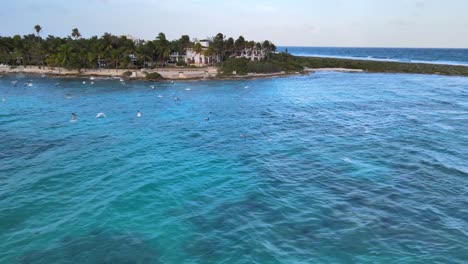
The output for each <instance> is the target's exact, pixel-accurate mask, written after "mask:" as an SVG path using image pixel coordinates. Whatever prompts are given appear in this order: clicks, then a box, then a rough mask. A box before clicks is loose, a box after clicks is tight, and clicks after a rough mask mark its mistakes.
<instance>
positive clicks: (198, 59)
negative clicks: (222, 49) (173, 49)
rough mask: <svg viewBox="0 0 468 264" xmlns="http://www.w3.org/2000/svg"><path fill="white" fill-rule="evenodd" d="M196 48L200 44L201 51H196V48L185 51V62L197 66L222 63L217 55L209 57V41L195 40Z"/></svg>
mask: <svg viewBox="0 0 468 264" xmlns="http://www.w3.org/2000/svg"><path fill="white" fill-rule="evenodd" d="M193 42H194V44H195V45H194V46H197V44H198V43H199V44H200V46H201V50H196V49H195V48H188V49H186V50H185V56H184V60H185V63H187V64H189V65H195V66H208V65H212V64H216V63H220V62H221V58H219V56H217V55H207V54H206V53H207V50H208V48H209V47H210V42H209V41H208V40H200V41H198V40H196V39H195V40H194V41H193Z"/></svg>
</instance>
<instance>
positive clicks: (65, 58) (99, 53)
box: [0, 25, 276, 69]
mask: <svg viewBox="0 0 468 264" xmlns="http://www.w3.org/2000/svg"><path fill="white" fill-rule="evenodd" d="M33 29H34V31H33V32H34V33H32V34H28V35H24V36H20V35H15V36H13V37H8V36H3V37H2V36H0V64H7V65H11V66H15V65H16V66H17V65H24V66H26V65H38V66H48V67H65V68H69V69H82V68H110V69H117V68H119V69H134V68H153V67H161V66H167V62H168V59H169V57H170V55H171V54H183V53H184V52H185V51H186V50H187V49H189V48H191V49H193V50H194V51H195V52H197V53H203V55H205V56H216V57H217V58H220V60H217V61H218V62H223V61H224V60H227V59H228V58H230V57H232V56H233V55H234V54H236V53H238V52H241V51H242V50H244V49H246V48H254V47H255V48H258V47H260V48H262V49H265V50H267V51H268V52H274V51H275V50H276V46H275V45H274V44H273V43H271V42H270V41H268V40H266V41H263V42H261V43H260V42H255V41H247V40H245V39H244V37H242V36H240V37H238V38H237V39H236V40H234V39H233V38H227V37H226V36H225V35H224V34H222V33H219V34H217V35H216V36H214V37H211V38H208V39H207V41H208V42H209V43H210V45H209V47H208V48H206V47H202V46H201V44H200V43H199V42H195V41H192V40H191V39H190V37H189V36H188V35H183V36H181V37H180V38H179V39H176V40H168V39H167V37H166V35H165V34H164V33H159V34H158V35H157V36H156V38H155V39H154V40H141V39H132V38H130V37H127V36H116V35H112V34H110V33H105V34H104V35H102V36H101V37H98V36H93V37H90V38H83V37H82V34H81V32H80V31H79V29H78V28H74V29H72V31H71V32H70V35H69V36H67V37H56V36H52V35H49V36H47V37H43V36H42V35H41V33H42V27H41V26H40V25H36V26H34V28H33ZM178 66H186V65H185V63H184V62H183V61H180V62H179V63H178Z"/></svg>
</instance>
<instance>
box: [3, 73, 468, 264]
mask: <svg viewBox="0 0 468 264" xmlns="http://www.w3.org/2000/svg"><path fill="white" fill-rule="evenodd" d="M29 78H30V77H26V76H6V77H4V78H1V79H0V96H3V97H5V100H6V101H5V102H0V135H1V136H0V146H1V150H0V263H466V260H468V251H467V248H468V222H467V221H468V165H467V164H468V162H467V161H468V78H463V77H443V76H426V75H397V74H367V73H362V74H360V73H359V74H347V73H318V74H314V75H309V76H298V77H289V78H281V79H264V80H250V81H206V82H177V83H175V84H173V85H171V84H169V83H161V84H157V87H158V88H157V89H156V90H151V89H150V83H146V82H136V81H135V82H129V83H128V84H127V86H122V85H120V84H119V82H118V80H96V81H95V82H96V84H95V85H94V86H91V85H90V84H89V82H88V84H86V85H83V84H82V83H81V81H82V80H76V79H68V80H65V79H62V80H59V79H48V78H45V79H42V78H35V79H33V81H34V86H33V87H23V86H22V85H20V86H18V87H13V86H12V85H11V83H10V82H11V81H12V80H14V79H19V80H20V83H23V82H24V81H25V80H27V79H29ZM58 81H59V82H61V86H60V87H55V85H54V84H55V83H56V82H58ZM187 88H190V89H191V90H190V91H187V90H186V89H187ZM158 95H161V96H163V97H158ZM67 96H71V99H69V100H68V99H67ZM174 96H177V97H179V98H180V101H178V102H175V101H173V99H172V98H173V97H174ZM137 110H140V111H141V112H142V114H143V116H142V118H137V117H136V111H137ZM71 112H75V113H77V115H78V121H77V122H75V123H72V122H70V121H69V120H70V113H71ZM98 112H105V113H106V115H107V118H105V119H96V118H95V116H96V114H97V113H98ZM210 112H212V114H210ZM207 116H210V120H209V121H204V118H205V117H207Z"/></svg>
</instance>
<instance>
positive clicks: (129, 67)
mask: <svg viewBox="0 0 468 264" xmlns="http://www.w3.org/2000/svg"><path fill="white" fill-rule="evenodd" d="M33 29H34V31H33V33H31V34H29V35H24V36H20V35H15V36H13V37H5V36H3V37H2V36H0V72H3V73H37V74H49V75H60V76H94V75H96V76H111V77H124V78H138V79H150V80H159V79H211V78H246V77H270V76H282V75H289V74H302V73H307V72H313V71H317V70H323V69H328V70H340V71H351V72H353V71H367V72H388V73H421V74H442V75H461V76H468V67H467V66H457V65H440V64H422V63H421V64H418V63H404V62H388V61H370V60H369V61H366V60H352V59H339V58H322V57H299V56H293V55H291V54H289V53H288V52H287V50H285V51H282V52H278V51H277V48H276V46H275V44H273V43H272V42H271V41H269V40H264V41H252V40H250V41H249V40H246V39H245V38H244V37H242V36H239V37H237V38H236V39H234V38H232V37H226V36H225V35H224V34H222V33H218V34H216V35H215V36H213V37H207V38H204V39H200V40H199V39H196V38H192V39H191V38H190V37H189V36H188V35H182V36H181V37H180V38H179V39H176V40H168V39H167V38H166V35H165V34H164V33H159V34H158V35H157V37H156V38H155V39H154V40H141V39H137V38H133V37H132V36H116V35H112V34H110V33H105V34H104V35H102V36H101V37H98V36H93V37H90V38H83V37H82V35H81V33H80V31H79V30H78V29H77V28H75V29H73V30H72V31H71V34H70V36H68V37H55V36H52V35H49V36H47V37H45V38H43V37H42V36H41V32H42V28H41V26H40V25H36V26H35V27H33Z"/></svg>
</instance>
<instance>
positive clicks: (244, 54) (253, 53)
mask: <svg viewBox="0 0 468 264" xmlns="http://www.w3.org/2000/svg"><path fill="white" fill-rule="evenodd" d="M266 55H267V52H266V50H265V49H259V48H257V47H254V48H251V49H249V48H245V49H244V50H242V51H239V52H237V54H236V56H235V57H236V58H246V59H248V60H251V61H259V60H263V59H265V57H266Z"/></svg>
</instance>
